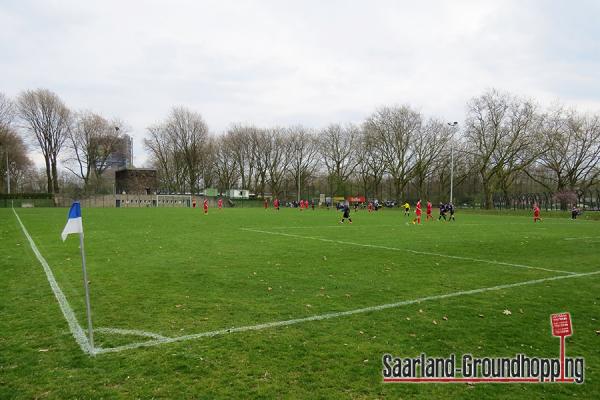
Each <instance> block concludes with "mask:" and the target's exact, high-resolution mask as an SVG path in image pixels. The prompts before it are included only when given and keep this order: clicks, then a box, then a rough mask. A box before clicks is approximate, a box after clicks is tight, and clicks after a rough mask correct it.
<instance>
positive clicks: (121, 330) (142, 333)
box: [94, 328, 169, 339]
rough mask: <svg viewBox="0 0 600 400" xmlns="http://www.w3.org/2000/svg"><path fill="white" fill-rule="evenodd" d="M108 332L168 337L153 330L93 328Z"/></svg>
mask: <svg viewBox="0 0 600 400" xmlns="http://www.w3.org/2000/svg"><path fill="white" fill-rule="evenodd" d="M96 332H99V333H108V334H114V335H127V336H142V337H149V338H152V339H169V338H168V337H167V336H163V335H159V334H158V333H154V332H146V331H139V330H137V329H120V328H94V333H96Z"/></svg>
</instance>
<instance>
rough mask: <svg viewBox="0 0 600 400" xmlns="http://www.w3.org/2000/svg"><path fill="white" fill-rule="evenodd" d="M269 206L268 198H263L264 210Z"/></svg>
mask: <svg viewBox="0 0 600 400" xmlns="http://www.w3.org/2000/svg"><path fill="white" fill-rule="evenodd" d="M267 208H269V200H267V199H265V210H266V209H267Z"/></svg>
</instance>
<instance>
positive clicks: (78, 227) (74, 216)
mask: <svg viewBox="0 0 600 400" xmlns="http://www.w3.org/2000/svg"><path fill="white" fill-rule="evenodd" d="M71 233H79V249H80V250H81V269H82V272H83V287H84V288H85V308H86V311H87V320H88V335H89V341H90V347H91V349H92V355H94V354H95V353H94V351H95V348H94V329H93V328H92V307H91V305H90V288H89V282H88V278H87V270H86V268H85V251H84V250H83V222H82V221H81V204H79V202H78V201H74V202H73V204H72V205H71V209H70V210H69V219H68V220H67V224H66V225H65V229H63V231H62V234H61V235H60V236H61V237H62V240H63V242H64V241H65V240H66V239H67V236H69V235H70V234H71Z"/></svg>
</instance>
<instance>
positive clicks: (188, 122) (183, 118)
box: [163, 107, 208, 194]
mask: <svg viewBox="0 0 600 400" xmlns="http://www.w3.org/2000/svg"><path fill="white" fill-rule="evenodd" d="M163 129H164V131H165V133H166V134H167V136H168V138H170V140H172V141H173V144H174V146H173V147H174V149H175V151H176V152H177V153H179V154H180V155H181V158H182V160H183V163H184V165H185V171H186V174H187V184H188V188H189V191H190V192H191V193H192V194H195V193H198V186H199V180H200V165H201V163H202V158H203V157H204V147H205V146H206V144H207V141H208V126H207V125H206V123H205V122H204V120H203V119H202V116H201V115H200V114H198V113H196V112H193V111H190V110H188V109H186V108H183V107H176V108H173V110H172V111H171V114H170V115H169V117H168V118H167V120H166V121H165V122H164V124H163Z"/></svg>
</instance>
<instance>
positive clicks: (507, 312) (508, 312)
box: [502, 310, 512, 315]
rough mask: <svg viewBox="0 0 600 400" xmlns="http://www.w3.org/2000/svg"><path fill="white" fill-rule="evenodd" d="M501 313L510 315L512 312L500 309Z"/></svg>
mask: <svg viewBox="0 0 600 400" xmlns="http://www.w3.org/2000/svg"><path fill="white" fill-rule="evenodd" d="M502 314H504V315H512V312H511V311H510V310H504V311H502Z"/></svg>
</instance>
